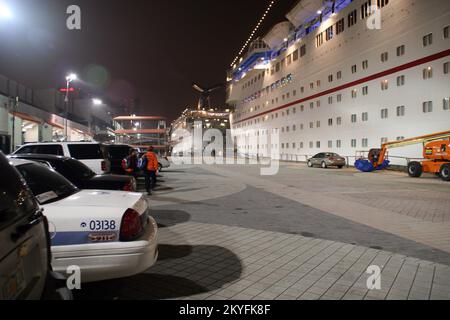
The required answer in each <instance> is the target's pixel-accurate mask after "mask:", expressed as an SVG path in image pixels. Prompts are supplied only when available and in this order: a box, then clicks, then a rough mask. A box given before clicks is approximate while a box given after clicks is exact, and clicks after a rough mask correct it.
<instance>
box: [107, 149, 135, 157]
mask: <svg viewBox="0 0 450 320" xmlns="http://www.w3.org/2000/svg"><path fill="white" fill-rule="evenodd" d="M130 150H131V147H128V146H107V147H106V148H105V151H106V155H107V157H108V158H109V159H123V158H126V157H127V156H128V155H129V154H130Z"/></svg>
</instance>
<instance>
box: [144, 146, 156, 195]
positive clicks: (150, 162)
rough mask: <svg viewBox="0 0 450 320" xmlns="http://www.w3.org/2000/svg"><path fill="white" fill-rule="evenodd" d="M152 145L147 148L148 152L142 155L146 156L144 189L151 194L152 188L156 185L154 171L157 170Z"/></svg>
mask: <svg viewBox="0 0 450 320" xmlns="http://www.w3.org/2000/svg"><path fill="white" fill-rule="evenodd" d="M153 150H154V149H153V147H150V148H149V149H148V152H147V153H146V154H144V155H143V157H145V158H146V161H144V162H146V165H145V167H144V175H145V189H146V190H147V194H148V195H151V194H152V190H153V189H154V188H155V185H156V172H157V171H158V158H157V157H156V154H155V153H154V152H153Z"/></svg>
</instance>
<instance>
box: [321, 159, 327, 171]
mask: <svg viewBox="0 0 450 320" xmlns="http://www.w3.org/2000/svg"><path fill="white" fill-rule="evenodd" d="M321 166H322V169H326V168H327V164H326V163H325V161H322V165H321Z"/></svg>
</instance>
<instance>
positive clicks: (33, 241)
mask: <svg viewBox="0 0 450 320" xmlns="http://www.w3.org/2000/svg"><path fill="white" fill-rule="evenodd" d="M0 172H1V173H2V179H0V243H1V245H0V300H11V299H27V300H28V299H33V300H36V299H71V298H72V295H71V293H70V291H68V290H67V289H60V288H63V286H65V280H64V279H62V278H61V276H60V275H57V274H55V273H54V272H53V271H52V268H51V265H50V261H51V251H50V235H49V232H48V221H47V219H46V217H45V216H44V215H43V211H42V210H41V208H40V207H39V204H38V203H37V201H36V199H35V198H34V197H33V194H32V192H31V191H30V189H29V188H28V186H27V185H26V183H25V181H24V180H23V179H22V177H21V176H20V174H19V172H18V171H17V170H16V169H15V168H14V167H13V166H12V165H11V164H10V163H9V160H8V159H7V158H6V157H5V156H4V155H3V153H2V152H0Z"/></svg>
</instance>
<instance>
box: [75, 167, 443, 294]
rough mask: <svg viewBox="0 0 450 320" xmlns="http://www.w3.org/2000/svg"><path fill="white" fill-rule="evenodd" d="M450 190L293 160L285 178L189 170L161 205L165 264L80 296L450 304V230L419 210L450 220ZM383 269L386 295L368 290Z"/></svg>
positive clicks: (88, 288) (169, 186)
mask: <svg viewBox="0 0 450 320" xmlns="http://www.w3.org/2000/svg"><path fill="white" fill-rule="evenodd" d="M445 188H450V186H449V185H448V184H442V183H441V182H440V181H438V180H435V179H431V178H429V179H427V178H425V179H424V180H421V181H419V180H410V179H409V178H408V179H405V177H404V176H403V175H401V174H395V173H393V174H390V173H382V174H379V175H368V176H361V175H360V174H358V173H355V172H354V171H351V170H343V171H337V170H325V171H321V170H320V169H317V170H316V169H313V170H309V169H306V168H304V167H302V166H298V165H292V164H288V165H284V164H283V165H282V168H281V171H280V173H279V174H278V175H277V176H275V177H261V176H259V175H258V168H254V167H243V166H242V167H202V168H198V167H177V168H174V169H172V170H170V171H169V172H166V173H164V177H163V178H162V179H160V187H159V189H158V191H157V192H156V193H155V195H154V196H152V197H151V198H150V199H149V200H150V204H151V206H152V208H153V215H154V216H155V218H156V219H157V221H158V223H159V225H160V258H159V261H158V264H157V265H156V266H155V267H153V268H151V269H150V270H148V271H147V272H145V273H143V274H141V275H137V276H135V277H131V278H128V279H119V280H112V281H105V282H102V283H94V284H89V285H84V287H83V290H82V291H81V292H79V293H78V294H77V297H78V298H81V299H89V298H96V299H99V298H103V299H233V300H236V299H269V300H270V299H285V300H293V299H332V300H336V299H344V300H346V299H352V300H361V299H367V300H369V299H395V300H405V299H412V300H427V299H447V300H450V225H449V223H447V222H442V221H439V222H433V221H436V220H434V219H424V218H423V217H417V215H416V216H414V215H413V214H411V212H414V210H417V209H414V208H418V207H420V210H426V209H424V208H427V207H429V208H434V209H433V210H434V211H432V212H437V211H439V212H443V215H444V216H445V215H447V213H448V212H447V211H445V206H446V202H445V201H446V200H445V199H444V200H443V201H440V199H439V198H438V197H437V196H436V194H439V193H440V192H444V190H446V189H445ZM447 190H448V189H447ZM417 191H420V192H417ZM385 193H387V194H388V195H387V196H386V195H385ZM371 194H373V196H374V198H375V199H378V201H375V200H374V199H372V197H370V196H369V195H371ZM393 194H394V195H395V194H397V195H398V194H401V195H400V196H398V197H397V196H392V195H393ZM364 199H365V200H364ZM383 200H386V201H384V202H383ZM420 210H419V211H420ZM371 265H377V266H379V267H380V268H381V270H382V273H381V290H368V288H367V283H366V282H367V279H368V277H369V276H370V275H369V274H367V273H366V271H367V268H368V267H369V266H371Z"/></svg>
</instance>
